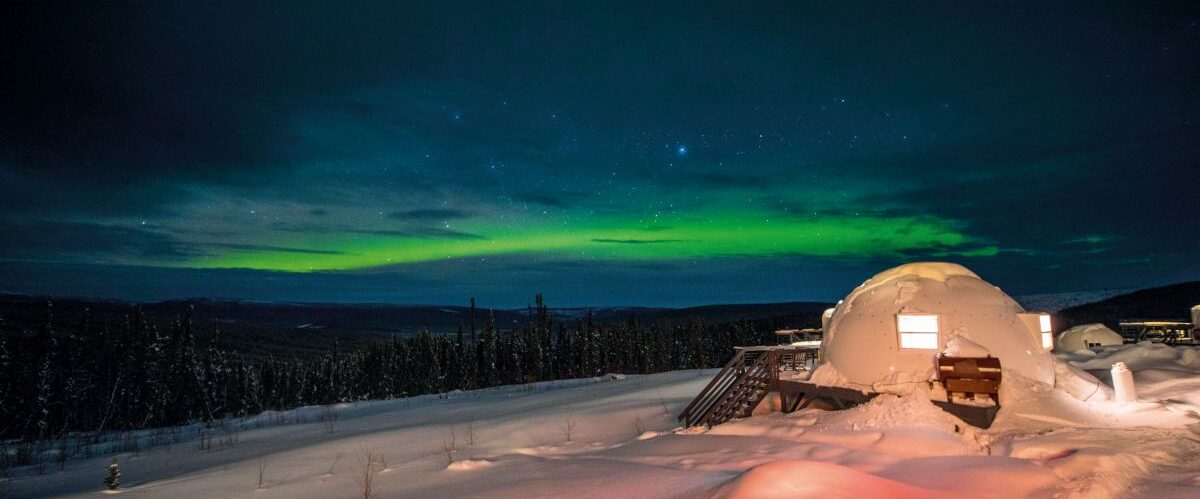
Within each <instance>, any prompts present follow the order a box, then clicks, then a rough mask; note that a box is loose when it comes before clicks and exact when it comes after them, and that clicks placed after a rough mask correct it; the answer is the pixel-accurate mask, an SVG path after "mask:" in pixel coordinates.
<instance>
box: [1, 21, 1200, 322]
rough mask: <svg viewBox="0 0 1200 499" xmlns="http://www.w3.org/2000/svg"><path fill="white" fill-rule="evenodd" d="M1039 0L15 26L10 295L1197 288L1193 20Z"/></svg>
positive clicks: (579, 297)
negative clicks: (925, 263)
mask: <svg viewBox="0 0 1200 499" xmlns="http://www.w3.org/2000/svg"><path fill="white" fill-rule="evenodd" d="M47 3H49V2H34V4H35V5H36V4H47ZM1047 3H1049V2H1027V3H1026V4H1025V5H1024V6H1022V5H1018V4H1016V3H1010V2H1002V3H1001V2H989V3H983V2H979V3H971V2H965V3H964V2H950V3H946V4H909V3H900V2H869V3H850V2H840V1H839V2H822V3H813V4H807V3H799V2H783V3H762V4H758V3H746V2H731V5H729V6H709V5H700V4H696V3H690V2H689V3H679V4H674V5H671V4H667V3H664V2H627V3H618V2H547V3H534V2H519V3H508V2H504V3H503V4H502V3H501V2H477V3H452V2H431V3H428V4H418V3H415V2H380V3H368V2H350V5H335V4H334V3H333V2H330V5H328V6H305V7H298V6H297V5H296V4H299V2H279V3H277V4H269V3H265V4H253V5H252V4H248V3H243V2H231V3H221V2H178V5H168V4H167V2H142V3H141V4H139V5H119V4H117V3H88V4H83V5H82V6H80V7H65V6H59V7H51V6H47V5H37V6H36V7H14V6H11V5H10V6H7V7H3V9H4V10H5V12H4V13H3V15H0V25H3V29H2V30H0V44H2V45H0V47H2V48H0V54H2V60H0V63H2V66H0V67H3V68H4V69H3V78H0V92H2V94H0V95H2V98H0V221H2V227H3V234H2V235H0V290H4V291H9V292H20V293H39V294H54V295H82V296H100V297H113V298H125V299H138V300H158V299H168V298H179V297H201V296H207V297H230V298H246V299H256V300H298V301H372V302H401V303H452V304H461V303H465V301H466V300H467V298H468V297H470V296H477V297H479V299H480V301H481V303H485V304H487V305H497V306H519V305H524V304H525V303H527V302H528V301H529V300H530V297H531V296H532V294H533V293H536V292H539V291H540V292H544V293H545V294H546V295H547V301H548V303H549V304H550V305H552V306H567V305H676V306H678V305H689V304H703V303H722V302H754V301H792V300H809V299H814V300H829V299H837V298H839V297H840V296H842V295H844V294H845V293H846V292H847V291H848V290H849V289H850V288H852V287H853V286H855V285H857V284H858V283H860V282H861V281H862V280H864V279H866V278H867V277H869V276H870V275H871V274H873V273H875V272H877V271H879V270H882V269H884V268H886V267H889V266H892V265H895V264H898V263H902V262H906V261H913V260H949V261H955V262H959V263H963V264H965V265H966V266H968V267H969V268H972V269H973V270H975V271H976V272H977V273H979V274H981V275H982V276H983V277H984V278H986V279H989V280H990V281H992V282H993V283H996V284H998V285H1000V286H1002V287H1003V288H1004V289H1005V290H1007V291H1009V292H1010V293H1013V294H1022V293H1034V292H1055V291H1071V290H1088V289H1097V288H1104V287H1130V286H1139V287H1140V286H1149V285H1158V284H1166V283H1172V282H1178V281H1183V280H1192V279H1198V278H1200V156H1198V154H1200V140H1198V139H1200V133H1198V132H1200V126H1198V125H1200V122H1198V120H1200V25H1198V22H1200V4H1197V3H1196V2H1181V3H1180V4H1178V5H1172V4H1156V5H1147V4H1146V3H1144V2H1114V3H1112V4H1111V5H1102V3H1100V2H1092V3H1087V4H1067V3H1065V2H1063V3H1060V2H1054V4H1055V5H1045V4H1047ZM339 4H340V2H339ZM647 4H650V5H647Z"/></svg>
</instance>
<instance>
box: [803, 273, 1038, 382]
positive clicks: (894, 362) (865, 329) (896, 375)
mask: <svg viewBox="0 0 1200 499" xmlns="http://www.w3.org/2000/svg"><path fill="white" fill-rule="evenodd" d="M901 315H903V316H905V317H904V320H906V321H907V320H908V319H910V318H912V317H913V316H919V317H924V318H928V317H930V316H935V315H936V317H937V319H936V322H934V321H932V320H928V321H924V324H923V326H924V327H922V325H921V324H918V326H917V327H916V328H915V329H916V330H933V331H935V332H936V334H924V335H912V334H910V333H906V335H905V336H904V340H905V342H906V343H905V344H904V345H902V344H901V340H902V338H901V335H900V332H899V331H898V329H899V328H898V322H899V321H900V320H902V319H900V318H899V316H901ZM918 322H921V321H920V320H918ZM1048 322H1049V316H1045V317H1044V318H1041V324H1043V326H1041V327H1040V328H1039V326H1038V324H1039V315H1036V314H1027V313H1025V310H1024V309H1023V308H1021V305H1019V304H1017V302H1016V301H1014V300H1013V299H1012V298H1010V297H1009V296H1008V295H1007V294H1005V293H1004V292H1003V291H1001V290H1000V288H998V287H996V286H993V285H991V284H989V283H988V282H986V281H984V280H983V279H980V278H979V276H977V275H975V274H974V273H973V272H971V271H970V270H967V269H966V268H965V267H963V266H962V265H958V264H955V263H941V262H921V263H910V264H906V265H901V266H899V267H895V268H892V269H888V270H885V271H883V272H880V273H879V274H877V275H875V276H874V277H872V278H871V279H869V280H867V281H866V282H864V283H863V284H862V285H861V286H859V287H857V288H855V289H854V291H852V292H851V293H850V295H849V296H847V297H846V299H845V300H842V301H841V302H839V303H838V305H837V307H835V308H834V311H833V316H832V317H830V319H829V325H828V328H827V329H826V331H825V334H824V337H823V339H822V341H821V347H822V349H823V350H824V362H825V363H827V364H829V365H831V366H832V367H833V368H834V369H836V371H837V374H838V375H839V377H840V378H842V379H843V380H844V381H846V382H849V383H850V384H851V385H860V386H863V385H865V386H876V387H877V388H878V387H879V386H886V385H888V384H889V383H908V382H919V381H925V380H928V379H930V378H931V376H932V375H933V372H934V370H933V369H934V362H935V360H934V359H935V357H936V356H937V354H938V352H941V351H943V350H945V349H946V347H947V343H948V342H950V340H952V339H954V338H960V339H959V340H957V341H955V342H953V343H952V345H954V347H955V348H958V347H959V346H960V345H965V346H966V349H967V350H968V351H970V352H971V353H969V354H964V355H978V354H980V353H981V351H985V352H986V353H987V354H990V355H991V356H993V357H997V358H999V359H1000V363H1001V365H1002V367H1003V369H1004V371H1005V373H1006V375H1007V374H1008V373H1012V372H1015V373H1017V374H1020V375H1021V376H1023V377H1026V378H1029V379H1031V380H1034V381H1037V382H1042V383H1048V384H1053V383H1054V364H1053V358H1052V357H1051V355H1050V354H1049V353H1048V352H1047V351H1046V349H1047V348H1048V346H1046V347H1045V348H1044V347H1043V344H1042V343H1043V340H1041V339H1040V338H1041V337H1042V335H1041V331H1040V330H1039V329H1043V328H1044V329H1045V330H1048V329H1049V328H1048V327H1047V326H1048ZM905 328H906V330H912V329H914V328H913V327H912V323H911V322H906V326H905ZM914 338H916V339H917V341H916V342H915V343H914V340H913V339H914ZM1046 338H1047V340H1048V339H1049V336H1048V335H1047V336H1046ZM964 340H966V341H964ZM815 375H816V374H814V376H815Z"/></svg>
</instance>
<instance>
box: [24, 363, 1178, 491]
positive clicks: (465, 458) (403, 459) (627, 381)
mask: <svg viewBox="0 0 1200 499" xmlns="http://www.w3.org/2000/svg"><path fill="white" fill-rule="evenodd" d="M1162 348H1167V347H1162V346H1160V345H1153V346H1151V345H1133V346H1126V347H1120V348H1114V349H1110V350H1108V351H1104V352H1101V353H1100V354H1098V355H1097V356H1086V355H1083V354H1079V355H1077V356H1075V357H1070V358H1067V360H1070V361H1073V362H1075V363H1077V364H1078V365H1079V366H1080V367H1083V368H1095V367H1096V366H1100V367H1105V366H1106V365H1108V364H1109V362H1108V361H1109V360H1114V359H1122V360H1126V361H1131V362H1130V367H1132V368H1134V369H1135V370H1137V373H1136V377H1137V380H1138V383H1139V391H1140V393H1141V394H1142V403H1139V404H1135V405H1134V406H1130V407H1118V406H1115V405H1114V404H1113V403H1111V402H1108V401H1107V399H1108V398H1107V397H1106V394H1107V390H1106V389H1105V387H1103V386H1100V385H1094V384H1092V385H1089V384H1088V383H1090V381H1088V380H1091V379H1092V378H1090V377H1087V376H1086V375H1078V373H1079V372H1081V371H1070V370H1071V369H1072V368H1071V367H1068V365H1067V364H1065V363H1063V364H1061V365H1060V369H1062V370H1066V371H1070V373H1066V372H1065V371H1064V373H1063V374H1062V376H1061V377H1062V378H1063V379H1069V380H1073V382H1074V383H1076V385H1074V386H1063V387H1060V389H1056V390H1050V391H1045V392H1040V393H1031V394H1028V395H1027V396H1023V397H1016V398H1014V400H1016V402H1014V403H1012V404H1009V405H1006V407H1005V408H1004V409H1003V410H1002V411H1001V414H1000V416H999V417H998V418H997V420H996V423H995V425H994V426H993V427H992V429H990V430H988V431H981V430H978V429H975V428H972V427H967V426H965V425H963V424H962V423H961V422H958V421H957V420H955V419H954V418H953V417H951V416H949V415H948V414H946V413H944V412H942V411H940V410H939V409H937V408H936V407H934V406H932V405H930V404H928V403H926V402H925V401H924V400H923V399H922V397H923V396H924V395H923V393H922V392H920V391H917V392H915V393H913V394H910V395H907V396H905V397H897V396H891V395H882V396H880V397H877V398H876V399H875V400H873V401H872V402H870V403H868V404H866V405H863V406H860V407H857V408H854V409H850V410H846V411H836V412H827V411H822V410H817V409H806V410H804V411H800V412H797V413H794V414H790V415H783V414H777V413H768V414H763V415H759V416H755V417H751V418H747V419H743V420H739V421H732V422H729V423H726V424H724V425H720V426H717V427H715V428H713V429H711V430H707V431H706V430H703V429H699V428H693V429H690V430H683V431H671V430H672V429H674V428H675V420H674V416H675V414H676V413H678V412H679V410H680V409H682V408H683V406H684V405H685V404H686V403H687V402H688V401H689V400H690V398H691V397H692V396H693V395H695V394H696V393H697V392H698V391H699V390H700V389H701V388H702V387H703V386H704V384H705V383H706V382H707V381H708V380H709V379H710V378H711V376H712V375H713V374H714V373H715V371H713V370H707V371H677V372H670V373H663V374H656V375H650V376H628V377H620V376H616V377H613V378H597V379H592V380H576V381H567V382H547V383H539V384H536V385H531V386H519V387H504V388H502V389H493V390H483V391H476V392H466V393H454V394H451V395H449V396H448V397H445V398H441V397H438V396H424V397H417V398H414V399H409V400H391V401H377V402H365V403H358V404H347V405H343V406H339V407H338V408H337V410H338V419H337V421H336V423H335V425H334V429H333V430H334V431H333V433H332V434H326V431H325V430H326V427H325V425H324V424H323V423H322V422H321V421H320V418H321V415H322V414H323V413H324V411H323V409H322V408H318V407H308V408H303V409H300V410H296V411H289V412H288V413H286V414H279V413H268V414H264V415H261V416H258V417H255V418H251V419H247V420H245V421H242V422H241V423H240V424H241V425H242V427H244V429H243V430H242V431H241V432H240V433H238V438H237V442H236V444H230V445H225V446H220V445H218V446H215V448H214V449H213V450H210V451H205V452H201V451H198V450H197V446H196V444H195V442H194V440H193V441H188V442H180V443H176V444H174V445H171V446H170V447H167V446H163V445H160V446H156V447H151V448H149V449H148V450H143V451H141V452H139V453H137V454H131V453H123V454H119V455H118V456H117V457H118V461H119V463H120V467H121V471H122V473H123V475H124V482H123V483H124V484H125V487H124V488H123V489H122V490H121V491H120V492H119V494H121V495H122V496H128V497H171V498H185V497H253V498H256V499H257V498H263V499H265V498H272V497H278V498H301V499H304V498H326V497H329V498H350V497H362V495H361V492H360V490H359V486H358V484H357V483H356V481H355V479H354V477H355V476H356V474H357V473H356V471H359V470H361V467H360V465H359V464H358V459H359V458H360V457H361V456H363V455H364V448H369V449H372V450H374V451H376V452H377V453H381V454H383V456H384V457H385V458H386V459H385V461H386V468H387V469H382V468H383V467H384V465H383V464H380V465H379V466H378V468H377V469H381V471H379V473H378V474H377V475H376V476H375V485H376V491H377V497H480V496H487V497H512V498H522V499H527V498H533V497H555V496H558V497H605V498H614V497H713V496H718V497H868V496H869V497H965V496H971V497H1050V496H1060V497H1127V496H1135V497H1137V496H1140V497H1197V496H1200V459H1197V456H1200V439H1198V437H1197V435H1196V434H1195V433H1193V431H1192V430H1190V429H1189V426H1190V427H1193V428H1194V427H1195V425H1196V422H1197V421H1200V417H1197V415H1196V412H1195V411H1196V410H1197V408H1198V407H1200V405H1198V404H1200V400H1198V399H1200V397H1196V396H1195V395H1194V394H1195V393H1197V392H1198V390H1200V375H1198V373H1200V363H1198V362H1197V359H1198V358H1200V357H1198V352H1197V351H1196V350H1195V349H1175V350H1169V351H1168V350H1162ZM1071 373H1075V374H1071ZM1006 383H1010V380H1008V379H1006ZM1010 384H1011V385H1012V386H1018V385H1019V384H1020V380H1011V383H1010ZM1070 392H1075V393H1078V395H1075V396H1072V395H1070V394H1069V393H1070ZM1081 399H1087V400H1088V401H1087V402H1085V401H1083V400H1081ZM284 419H286V421H289V422H291V423H288V424H284V423H282V420H284ZM298 420H299V421H303V422H295V421H298ZM231 424H232V423H231ZM568 429H569V430H570V433H571V435H570V437H571V438H570V441H568V439H567V433H568V431H567V430H568ZM180 431H181V432H182V433H183V434H185V435H190V433H189V432H191V431H194V428H191V429H184V430H180ZM450 447H454V448H457V450H456V451H455V452H453V453H452V456H451V457H452V458H453V461H454V462H453V463H452V464H449V465H447V463H448V460H447V453H446V452H445V450H446V448H450ZM108 462H109V458H107V457H98V458H94V459H90V460H81V461H72V462H69V463H67V466H66V470H65V471H62V472H58V471H56V468H55V467H54V466H49V467H48V469H47V470H46V474H45V475H41V476H37V475H36V474H34V471H33V470H31V469H28V468H25V469H17V470H14V471H13V473H12V474H13V479H12V480H11V483H8V484H7V485H6V486H5V490H7V492H6V493H8V494H10V495H13V494H15V495H17V496H19V497H55V496H57V497H85V496H94V495H96V494H97V493H98V492H100V491H101V489H102V488H103V487H102V485H101V479H102V478H103V477H104V474H105V469H106V466H107V464H108ZM260 463H261V464H262V466H263V476H264V487H265V488H263V489H259V488H258V474H259V464H260ZM0 495H3V494H0Z"/></svg>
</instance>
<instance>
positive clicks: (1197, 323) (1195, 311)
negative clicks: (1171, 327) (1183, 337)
mask: <svg viewBox="0 0 1200 499" xmlns="http://www.w3.org/2000/svg"><path fill="white" fill-rule="evenodd" d="M1192 327H1194V328H1200V305H1196V306H1194V307H1192Z"/></svg>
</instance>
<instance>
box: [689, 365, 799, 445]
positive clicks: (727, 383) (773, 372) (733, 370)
mask: <svg viewBox="0 0 1200 499" xmlns="http://www.w3.org/2000/svg"><path fill="white" fill-rule="evenodd" d="M800 350H810V349H808V348H788V347H786V346H783V347H762V348H742V347H738V348H736V352H737V353H736V354H735V355H734V356H733V358H732V359H729V362H727V363H726V364H725V367H723V368H722V369H721V372H719V373H717V375H716V376H713V379H712V380H710V381H709V382H708V384H707V385H706V386H705V387H704V389H703V390H701V391H700V394H699V395H697V396H696V398H694V399H692V402H691V403H690V404H688V406H687V407H686V408H685V409H684V410H683V412H681V413H680V414H679V420H680V421H683V424H684V426H692V425H695V424H697V423H699V422H701V421H703V422H704V423H705V424H707V425H708V426H712V425H713V424H719V423H723V422H725V421H727V420H729V419H731V418H733V417H739V415H738V413H736V411H737V410H738V408H739V407H741V406H742V405H743V404H752V403H753V401H752V400H751V399H752V398H755V397H758V396H759V395H760V394H761V393H767V392H771V391H778V390H779V369H780V367H781V356H782V355H783V354H788V355H795V354H796V352H797V351H800Z"/></svg>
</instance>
